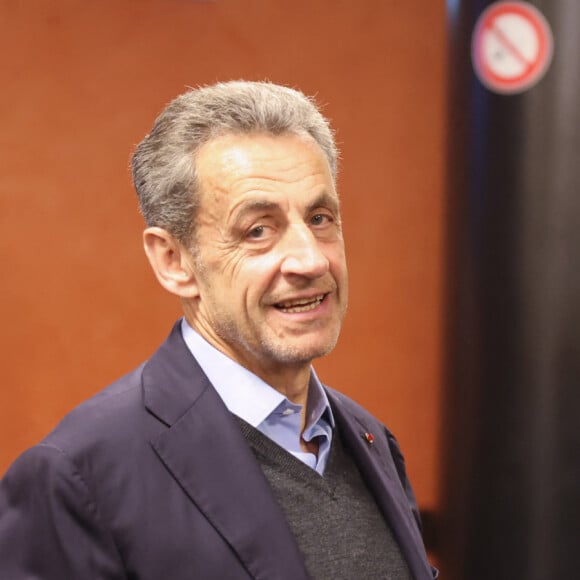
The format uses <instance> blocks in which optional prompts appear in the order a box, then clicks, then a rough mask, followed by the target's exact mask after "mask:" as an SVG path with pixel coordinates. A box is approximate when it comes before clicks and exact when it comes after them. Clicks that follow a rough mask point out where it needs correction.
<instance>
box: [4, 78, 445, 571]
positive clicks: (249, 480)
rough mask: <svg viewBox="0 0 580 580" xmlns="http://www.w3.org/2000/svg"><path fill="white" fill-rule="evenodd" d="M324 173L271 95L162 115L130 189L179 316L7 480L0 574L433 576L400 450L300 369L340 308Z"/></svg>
mask: <svg viewBox="0 0 580 580" xmlns="http://www.w3.org/2000/svg"><path fill="white" fill-rule="evenodd" d="M336 165H337V152H336V148H335V144H334V140H333V136H332V133H331V131H330V129H329V126H328V123H327V121H326V120H325V119H324V118H323V117H322V115H321V114H320V113H319V111H318V110H317V109H316V107H315V106H314V105H313V103H312V102H311V101H310V100H309V99H307V98H306V97H305V96H304V95H302V94H301V93H299V92H297V91H294V90H291V89H288V88H284V87H280V86H276V85H273V84H268V83H247V82H232V83H224V84H218V85H215V86H212V87H205V88H201V89H198V90H192V91H189V92H188V93H186V94H184V95H182V96H181V97H178V98H177V99H175V100H174V101H173V102H172V103H170V105H169V106H168V107H167V108H166V109H165V111H164V112H163V113H162V114H161V116H160V117H159V118H158V119H157V121H156V122H155V125H154V127H153V129H152V131H151V133H150V134H149V135H148V136H147V137H146V138H145V139H144V140H143V142H142V143H141V144H140V145H139V146H138V148H137V151H136V153H135V155H134V158H133V176H134V182H135V187H136V189H137V193H138V196H139V201H140V205H141V210H142V213H143V215H144V217H145V220H146V223H147V229H146V230H145V232H144V246H145V252H146V254H147V257H148V259H149V261H150V263H151V266H152V268H153V271H154V272H155V275H156V277H157V279H158V281H159V283H160V284H161V285H162V286H163V287H164V288H165V289H166V290H168V291H169V292H171V293H172V294H175V295H176V296H178V297H179V299H180V301H181V304H182V306H183V312H184V318H183V319H182V320H181V321H178V323H177V324H176V325H175V327H174V328H173V331H172V333H171V335H170V336H169V338H168V339H167V340H166V342H165V343H164V344H163V345H162V346H161V347H160V349H159V350H158V351H157V352H156V353H155V354H154V355H153V356H152V357H151V358H150V359H149V360H148V361H147V362H145V363H144V364H143V365H142V366H140V367H139V368H138V369H136V370H135V371H133V372H132V373H130V374H129V375H127V376H126V377H124V378H122V379H120V380H119V381H117V382H116V383H114V384H113V385H111V386H110V387H108V388H107V389H105V390H104V391H103V392H101V393H100V394H99V395H97V396H96V397H94V398H92V399H90V400H89V401H87V402H86V403H84V404H83V405H81V406H80V407H79V408H78V409H76V410H75V411H73V412H72V413H71V414H70V415H68V416H67V417H66V418H65V419H64V420H63V421H62V423H61V424H60V425H59V426H58V427H57V428H56V430H55V431H53V432H52V433H51V434H50V435H49V436H48V437H47V438H46V439H45V440H44V441H43V442H42V443H40V444H39V445H37V446H36V447H34V448H32V449H30V450H29V451H27V452H26V453H24V454H23V455H22V456H21V457H20V458H19V459H18V460H17V461H16V462H15V464H14V465H13V466H12V468H11V469H10V470H9V471H8V473H7V474H6V476H5V478H4V480H3V481H2V485H1V487H0V577H1V578H6V579H7V580H8V579H9V580H20V579H25V578H26V579H28V578H42V579H47V580H48V579H50V580H52V579H54V580H56V579H58V580H64V579H82V580H88V579H92V578H94V579H99V580H101V579H103V580H104V579H121V578H123V579H129V578H130V579H138V580H159V579H161V578H168V579H169V580H182V579H183V580H185V579H191V578H199V579H202V580H211V579H215V580H224V579H246V578H256V579H264V580H276V579H285V580H300V579H305V578H332V579H337V578H338V579H340V578H343V579H348V580H352V579H355V578H356V579H358V578H361V579H362V578H392V579H409V578H414V579H416V580H426V579H427V578H429V579H431V578H434V577H436V571H435V570H434V569H432V568H431V567H430V566H429V564H428V562H427V559H426V556H425V550H424V547H423V542H422V540H421V534H420V528H419V519H418V514H417V508H416V505H415V500H414V498H413V494H412V491H411V489H410V486H409V483H408V481H407V477H406V475H405V468H404V463H403V458H402V456H401V454H400V451H399V448H398V446H397V443H396V442H395V440H394V438H393V437H392V435H391V434H390V433H389V432H388V431H387V430H386V429H385V427H384V426H383V425H381V424H380V423H379V422H378V421H377V420H376V419H374V418H373V417H372V416H371V415H369V414H368V413H367V412H366V411H364V410H363V409H362V408H360V407H359V406H357V405H356V404H355V403H354V402H352V401H350V400H349V399H347V398H346V397H344V396H343V395H340V394H339V393H337V392H335V391H332V390H331V389H328V388H326V387H323V386H322V385H321V384H320V382H319V380H318V378H317V376H316V374H315V373H314V371H313V369H312V367H311V363H312V360H313V359H314V358H316V357H320V356H323V355H324V354H326V353H328V352H329V351H330V350H332V348H333V347H334V345H335V343H336V341H337V339H338V335H339V331H340V326H341V322H342V319H343V316H344V314H345V311H346V306H347V272H346V262H345V255H344V245H343V239H342V231H341V219H340V211H339V199H338V196H337V193H336V187H335V180H336Z"/></svg>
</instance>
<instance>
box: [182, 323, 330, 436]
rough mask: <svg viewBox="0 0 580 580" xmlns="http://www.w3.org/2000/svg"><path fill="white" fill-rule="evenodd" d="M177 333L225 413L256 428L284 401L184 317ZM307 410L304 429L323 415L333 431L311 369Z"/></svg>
mask: <svg viewBox="0 0 580 580" xmlns="http://www.w3.org/2000/svg"><path fill="white" fill-rule="evenodd" d="M181 334H182V335H183V340H184V341H185V344H186V345H187V348H188V349H189V350H190V352H191V354H193V356H194V357H195V359H196V360H197V362H198V363H199V366H200V367H201V369H202V370H203V372H204V373H205V375H206V376H207V378H208V379H209V381H210V382H211V384H212V385H213V386H214V388H215V390H216V391H217V392H218V394H219V396H220V397H221V399H222V400H223V402H224V403H225V405H226V407H227V408H228V410H229V411H230V412H232V413H233V414H234V415H237V416H238V417H240V418H241V419H243V420H244V421H246V422H247V423H249V424H250V425H252V427H258V425H260V424H261V423H262V422H263V421H264V420H265V419H266V418H267V417H269V416H270V415H271V414H272V412H273V411H275V410H276V408H278V407H279V406H280V405H281V404H282V403H284V402H286V401H287V399H286V397H285V396H284V395H283V394H282V393H280V392H279V391H277V390H276V389H274V388H273V387H271V386H270V385H268V384H267V383H266V382H265V381H263V380H262V379H260V377H258V376H256V375H255V374H254V373H252V372H250V371H249V370H248V369H246V368H244V367H243V366H242V365H240V364H239V363H237V362H236V361H234V360H233V359H231V358H230V357H228V356H227V355H225V354H224V353H223V352H221V351H219V350H218V349H217V348H215V347H214V346H213V345H211V344H210V343H209V342H207V341H206V340H205V339H204V338H203V337H202V336H201V335H199V334H198V333H197V332H196V331H195V330H194V329H193V328H192V327H191V326H190V325H189V323H188V322H187V321H186V320H185V318H183V319H182V320H181ZM307 409H308V416H307V418H306V427H307V428H308V427H309V426H312V425H314V424H315V423H316V422H317V421H319V420H320V418H321V417H322V416H323V415H325V413H326V415H325V418H326V419H327V421H328V422H329V423H330V425H331V427H332V428H334V417H333V415H332V409H331V408H330V404H329V402H328V397H327V396H326V392H325V391H324V389H323V387H322V384H321V383H320V381H319V380H318V377H317V376H316V373H315V372H314V369H313V368H311V373H310V386H309V389H308V403H307Z"/></svg>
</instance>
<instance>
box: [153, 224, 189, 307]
mask: <svg viewBox="0 0 580 580" xmlns="http://www.w3.org/2000/svg"><path fill="white" fill-rule="evenodd" d="M143 246H144V248H145V253H146V254H147V258H149V263H150V264H151V267H152V268H153V272H154V273H155V276H156V277H157V280H158V281H159V283H160V284H161V286H163V288H165V290H167V291H168V292H171V293H172V294H175V295H176V296H179V297H180V298H195V297H196V296H198V295H199V290H198V286H197V279H196V277H195V273H194V271H193V257H192V256H191V253H190V252H189V251H188V250H187V249H186V248H185V247H184V246H183V244H181V243H180V242H178V241H177V240H176V239H175V238H174V237H173V236H172V235H171V234H170V233H169V232H167V231H166V230H164V229H163V228H158V227H151V228H147V229H146V230H145V231H144V232H143Z"/></svg>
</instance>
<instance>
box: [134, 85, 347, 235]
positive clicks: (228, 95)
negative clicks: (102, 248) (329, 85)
mask: <svg viewBox="0 0 580 580" xmlns="http://www.w3.org/2000/svg"><path fill="white" fill-rule="evenodd" d="M254 132H264V133H271V134H273V135H281V134H284V133H292V134H298V135H310V136H311V137H312V138H313V139H314V140H315V141H316V142H317V143H318V145H319V146H320V148H321V149H322V151H323V153H324V154H325V156H326V158H327V159H328V163H329V165H330V170H331V173H332V177H333V179H334V180H335V181H336V174H337V158H338V151H337V148H336V144H335V141H334V136H333V133H332V130H331V128H330V126H329V123H328V121H327V120H326V119H325V118H324V117H323V116H322V114H321V113H320V111H319V110H318V108H317V107H316V105H315V103H314V101H313V100H312V99H311V98H309V97H306V96H305V95H304V94H303V93H301V92H300V91H297V90H294V89H290V88H288V87H283V86H279V85H275V84H272V83H269V82H247V81H232V82H227V83H218V84H216V85H212V86H207V87H201V88H198V89H191V90H189V91H188V92H186V93H184V94H183V95H180V96H179V97H177V98H176V99H174V100H173V101H171V103H169V105H168V106H167V107H166V108H165V110H164V111H163V112H162V113H161V115H159V117H158V118H157V119H156V121H155V124H154V125H153V129H152V130H151V132H150V133H149V134H148V135H147V136H146V137H145V138H144V139H143V141H141V143H140V144H139V145H138V146H137V149H136V151H135V154H134V155H133V160H132V170H133V183H134V185H135V189H136V191H137V195H138V197H139V206H140V209H141V213H142V214H143V217H144V218H145V222H146V224H147V225H148V226H159V227H162V228H164V229H165V230H167V231H168V232H169V233H170V234H172V235H173V236H174V237H175V238H176V239H178V240H179V241H180V242H182V243H183V244H186V245H187V244H190V243H191V241H192V237H193V234H194V222H195V216H196V211H197V209H198V206H199V195H198V191H197V189H198V187H197V183H196V174H195V154H196V153H197V151H198V150H199V149H200V147H202V145H204V144H205V143H207V142H208V141H210V140H211V139H214V138H216V137H219V136H222V135H225V134H232V133H233V134H237V133H241V134H247V133H254Z"/></svg>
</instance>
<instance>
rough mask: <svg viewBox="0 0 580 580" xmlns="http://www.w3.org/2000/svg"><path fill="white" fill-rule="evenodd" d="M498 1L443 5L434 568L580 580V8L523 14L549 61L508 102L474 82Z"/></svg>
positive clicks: (475, 575) (467, 575)
mask: <svg viewBox="0 0 580 580" xmlns="http://www.w3.org/2000/svg"><path fill="white" fill-rule="evenodd" d="M491 4H498V3H492V2H486V1H479V2H478V1H475V0H463V1H461V0H454V1H453V0H448V9H449V31H450V77H451V82H450V106H449V118H448V127H449V132H450V139H449V173H448V175H449V190H450V196H449V200H450V201H449V210H450V212H449V215H450V220H451V228H450V236H449V263H450V272H449V287H448V303H447V315H448V320H449V325H448V337H449V351H450V356H449V361H448V362H449V364H448V390H447V393H446V405H445V407H446V416H445V462H444V468H443V472H444V474H443V477H444V490H445V498H446V500H445V514H444V525H443V526H442V527H441V528H440V537H439V542H440V544H441V547H442V555H441V559H442V569H443V571H444V577H445V578H446V580H480V579H481V580H483V579H485V580H488V579H489V580H491V579H494V580H503V579H506V580H508V579H509V580H519V579H525V580H551V579H564V578H565V579H568V578H570V579H571V578H579V577H580V572H579V569H580V564H579V557H580V2H579V1H578V0H544V1H536V2H530V3H526V4H532V5H533V6H535V7H536V8H538V9H539V10H540V11H541V13H543V15H544V16H545V18H546V19H547V21H548V22H549V24H550V26H551V29H552V32H553V38H554V53H553V60H552V63H551V65H550V67H549V69H548V70H547V73H546V74H545V76H544V77H543V79H542V80H541V81H540V82H539V83H538V84H537V85H535V86H533V87H531V88H529V89H527V90H525V91H523V92H521V93H514V94H499V93H496V92H494V91H492V90H489V89H488V88H486V86H484V84H482V82H481V81H480V80H479V78H478V77H477V76H476V75H475V74H474V70H473V66H472V61H471V44H472V35H473V32H474V29H475V26H476V22H477V21H478V18H479V16H480V15H481V14H482V13H483V11H484V10H485V9H486V8H487V7H488V6H490V5H491ZM508 37H509V35H508ZM516 40H517V39H516ZM502 42H505V43H506V44H508V45H509V44H510V38H508V39H507V40H505V39H504V40H503V41H502ZM516 48H517V47H516ZM506 49H507V50H508V51H510V50H513V49H514V48H513V47H510V46H507V48H506ZM497 56H498V58H500V57H501V55H500V54H498V55H497ZM512 56H513V55H512ZM516 56H517V55H516Z"/></svg>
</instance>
